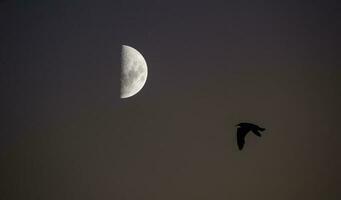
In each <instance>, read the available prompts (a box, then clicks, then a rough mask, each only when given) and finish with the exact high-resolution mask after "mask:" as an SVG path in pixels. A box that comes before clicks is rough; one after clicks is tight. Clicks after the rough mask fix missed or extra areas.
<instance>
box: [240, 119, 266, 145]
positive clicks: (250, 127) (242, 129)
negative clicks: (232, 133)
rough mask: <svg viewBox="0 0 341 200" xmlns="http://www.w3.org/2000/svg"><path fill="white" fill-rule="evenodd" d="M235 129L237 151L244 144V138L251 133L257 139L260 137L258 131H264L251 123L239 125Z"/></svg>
mask: <svg viewBox="0 0 341 200" xmlns="http://www.w3.org/2000/svg"><path fill="white" fill-rule="evenodd" d="M236 126H238V129H237V143H238V147H239V150H242V149H243V147H244V144H245V136H246V135H247V134H248V133H249V132H250V131H252V132H253V133H254V134H255V135H257V136H258V137H261V136H262V135H261V133H260V132H259V131H265V128H261V127H259V126H257V125H254V124H251V123H239V124H237V125H236Z"/></svg>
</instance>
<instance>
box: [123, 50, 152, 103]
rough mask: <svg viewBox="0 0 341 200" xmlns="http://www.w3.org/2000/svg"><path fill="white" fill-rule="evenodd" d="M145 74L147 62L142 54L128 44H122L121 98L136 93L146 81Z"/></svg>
mask: <svg viewBox="0 0 341 200" xmlns="http://www.w3.org/2000/svg"><path fill="white" fill-rule="evenodd" d="M147 75H148V68H147V63H146V61H145V59H144V58H143V56H142V54H141V53H140V52H138V51H137V50H136V49H134V48H132V47H130V46H126V45H122V51H121V95H120V96H121V98H128V97H131V96H133V95H135V94H136V93H138V92H139V91H140V90H141V89H142V88H143V86H144V84H145V83H146V80H147Z"/></svg>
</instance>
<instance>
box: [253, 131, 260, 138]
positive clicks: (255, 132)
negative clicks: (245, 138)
mask: <svg viewBox="0 0 341 200" xmlns="http://www.w3.org/2000/svg"><path fill="white" fill-rule="evenodd" d="M252 132H253V133H254V134H255V135H257V136H258V137H262V135H261V134H260V132H258V131H256V130H253V131H252Z"/></svg>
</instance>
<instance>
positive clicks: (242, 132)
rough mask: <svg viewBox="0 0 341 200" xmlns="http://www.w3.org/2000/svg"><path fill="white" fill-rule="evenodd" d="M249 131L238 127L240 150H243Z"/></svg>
mask: <svg viewBox="0 0 341 200" xmlns="http://www.w3.org/2000/svg"><path fill="white" fill-rule="evenodd" d="M247 132H248V130H247V129H245V128H238V129H237V143H238V147H239V150H242V149H243V147H244V144H245V135H246V133H247Z"/></svg>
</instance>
